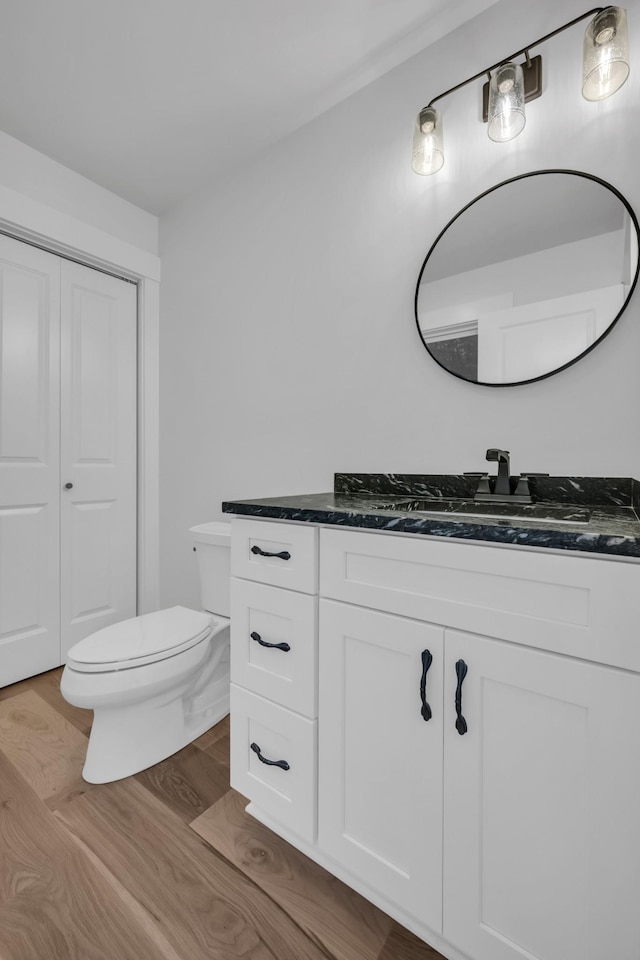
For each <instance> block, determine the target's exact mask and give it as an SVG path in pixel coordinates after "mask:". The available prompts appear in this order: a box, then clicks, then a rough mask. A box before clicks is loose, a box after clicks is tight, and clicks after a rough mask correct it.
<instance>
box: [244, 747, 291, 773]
mask: <svg viewBox="0 0 640 960" xmlns="http://www.w3.org/2000/svg"><path fill="white" fill-rule="evenodd" d="M251 749H252V750H253V752H254V753H255V754H256V755H257V757H258V760H259V761H260V763H266V765H267V766H268V767H280V768H281V769H282V770H288V769H289V764H288V763H287V761H286V760H267V758H266V757H263V756H262V754H261V753H260V747H259V746H258V744H257V743H252V744H251Z"/></svg>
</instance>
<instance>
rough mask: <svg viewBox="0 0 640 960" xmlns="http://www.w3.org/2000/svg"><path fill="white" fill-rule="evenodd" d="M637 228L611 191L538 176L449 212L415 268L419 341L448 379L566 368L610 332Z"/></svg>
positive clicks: (585, 177) (626, 284)
mask: <svg viewBox="0 0 640 960" xmlns="http://www.w3.org/2000/svg"><path fill="white" fill-rule="evenodd" d="M638 237H639V234H638V221H637V219H636V216H635V214H634V212H633V210H632V209H631V207H630V206H629V204H628V203H627V201H626V200H625V198H624V197H623V196H622V195H621V194H620V193H619V192H618V191H617V190H616V189H615V188H614V187H612V186H611V185H610V184H608V183H606V182H605V181H604V180H599V179H598V178H597V177H593V176H591V175H589V174H586V173H578V172H576V171H573V170H541V171H537V172H535V173H528V174H525V175H523V176H520V177H514V178H513V179H512V180H506V181H505V182H504V183H501V184H498V186H496V187H492V188H491V190H487V191H486V192H485V193H482V194H481V195H480V196H479V197H476V199H475V200H472V201H471V203H469V204H467V206H466V207H463V209H462V210H461V211H460V212H459V213H458V214H456V216H455V217H454V218H453V220H451V221H450V223H449V224H447V226H446V227H445V228H444V230H443V231H442V233H441V234H440V235H439V237H438V238H437V239H436V241H435V243H434V244H433V246H432V247H431V249H430V250H429V253H428V254H427V256H426V259H425V261H424V263H423V265H422V269H421V270H420V275H419V277H418V286H417V288H416V299H415V311H416V323H417V324H418V331H419V333H420V336H421V338H422V342H423V343H424V345H425V347H426V348H427V350H428V351H429V353H430V354H431V356H432V357H433V359H434V360H435V361H436V362H437V363H439V364H440V366H442V367H444V368H445V370H448V371H449V373H452V374H454V376H456V377H460V378H462V379H463V380H469V381H471V382H472V383H481V384H485V385H487V386H512V385H514V384H518V383H529V382H530V381H532V380H540V379H542V378H543V377H549V376H551V374H553V373H557V372H558V371H559V370H562V369H564V367H567V366H569V364H571V363H575V361H576V360H579V359H580V357H583V356H584V355H585V354H586V353H588V352H589V350H591V349H593V347H594V346H595V345H596V344H597V343H598V342H599V341H600V340H602V338H603V337H604V336H605V335H606V334H607V333H608V332H609V331H610V330H611V328H612V326H613V325H614V323H615V322H616V320H617V319H618V317H619V316H620V314H621V313H622V311H623V310H624V308H625V307H626V305H627V303H628V301H629V298H630V296H631V294H632V292H633V288H634V287H635V284H636V280H637V278H638Z"/></svg>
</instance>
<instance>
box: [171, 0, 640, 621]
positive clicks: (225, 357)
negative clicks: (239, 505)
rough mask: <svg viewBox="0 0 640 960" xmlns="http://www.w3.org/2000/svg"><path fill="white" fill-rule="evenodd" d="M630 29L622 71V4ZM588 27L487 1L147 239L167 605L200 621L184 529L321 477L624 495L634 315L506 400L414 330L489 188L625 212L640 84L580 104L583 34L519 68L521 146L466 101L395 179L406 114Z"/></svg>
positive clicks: (633, 444)
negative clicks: (439, 156) (492, 472)
mask: <svg viewBox="0 0 640 960" xmlns="http://www.w3.org/2000/svg"><path fill="white" fill-rule="evenodd" d="M627 8H628V11H629V22H630V26H631V29H632V37H631V49H632V52H633V51H638V52H640V0H629V2H628V3H627ZM584 9H585V7H584V4H583V3H578V2H577V0H575V2H574V0H565V2H563V3H557V0H537V2H536V3H535V4H532V3H530V2H524V0H502V2H501V3H499V4H497V5H496V6H494V7H492V8H491V9H490V10H489V11H487V12H486V13H485V14H482V15H481V16H480V17H478V18H476V20H474V21H473V22H471V23H470V24H468V25H466V26H465V27H463V28H462V29H460V30H458V31H456V33H454V34H452V35H450V36H449V37H447V38H445V39H444V40H442V41H440V42H439V43H437V44H436V45H434V46H433V47H431V48H429V49H427V50H425V51H423V53H421V54H419V55H418V56H417V57H414V58H413V59H411V60H409V61H407V62H406V63H405V64H403V65H401V66H400V67H398V68H396V69H395V70H393V71H392V72H390V73H388V74H387V75H386V76H384V77H383V78H382V79H380V80H379V81H377V82H376V83H374V84H372V85H370V86H369V87H367V88H365V89H364V90H362V91H360V92H359V93H357V94H356V95H354V96H353V97H352V98H350V99H349V100H348V101H345V102H344V103H342V104H340V105H338V106H337V107H335V108H333V109H332V110H330V111H329V112H327V113H326V114H324V115H323V116H321V117H320V118H318V119H317V120H315V121H313V122H312V123H309V124H308V125H307V126H306V127H305V128H303V129H302V130H300V131H298V132H297V133H296V134H294V135H292V136H291V137H289V138H288V139H287V140H286V141H284V142H282V143H280V144H279V145H277V146H276V147H274V148H273V149H272V150H270V151H269V152H268V153H266V154H264V155H259V156H253V157H250V158H247V164H246V165H245V166H244V167H242V168H241V169H240V168H239V169H238V170H237V171H236V172H235V175H234V176H232V177H230V178H228V179H227V180H226V182H224V183H218V184H216V185H214V186H213V187H212V188H211V189H210V190H209V191H208V192H207V193H205V194H201V195H199V196H194V197H192V198H191V199H190V200H189V201H187V202H186V203H184V204H183V205H182V206H181V207H179V208H177V209H175V210H174V211H172V212H171V213H170V214H169V215H168V216H166V217H164V218H163V219H162V220H161V254H162V257H163V294H162V306H161V310H162V333H161V384H162V386H161V458H162V459H161V517H162V520H161V524H162V526H161V582H162V602H163V603H164V604H168V603H173V602H183V603H190V604H194V605H197V602H198V594H197V590H196V576H195V567H194V559H193V556H194V555H193V554H192V553H191V551H190V546H189V543H188V536H187V533H186V530H187V528H188V527H189V526H190V525H192V524H194V523H200V522H203V521H205V520H213V519H216V518H218V517H219V516H220V515H221V514H220V502H221V500H223V499H234V498H241V497H246V496H251V497H264V496H275V495H279V494H293V493H303V492H313V491H322V490H329V489H330V488H331V486H332V481H333V473H334V471H349V470H352V471H359V472H368V471H383V472H392V471H393V472H436V473H441V472H442V473H447V472H458V471H463V470H478V469H482V468H483V467H484V465H485V464H484V459H483V455H484V452H485V450H486V448H487V447H489V446H500V447H505V448H507V449H509V450H511V454H512V463H513V467H514V469H515V470H516V471H519V470H540V471H548V472H550V473H554V474H594V475H609V476H629V475H635V476H637V477H640V445H639V444H638V441H637V437H636V433H637V431H636V429H635V428H634V426H633V416H634V415H633V413H632V411H636V410H638V409H640V376H639V375H638V363H639V358H640V324H639V323H638V313H639V309H638V304H639V302H640V301H639V300H638V296H640V294H636V295H635V296H634V298H633V300H632V302H631V304H630V306H629V308H628V310H627V311H626V313H625V314H624V315H623V317H622V318H621V320H620V321H619V323H618V325H617V326H616V328H615V329H614V331H613V332H612V334H611V335H610V336H609V337H608V338H606V340H605V341H604V342H603V343H602V344H601V345H600V346H599V347H598V348H597V350H595V351H593V352H592V353H591V354H590V355H589V356H587V357H586V358H585V359H583V360H582V361H580V363H578V364H576V365H575V366H574V367H572V368H570V369H569V370H567V371H565V372H563V373H561V374H560V375H558V376H555V377H552V378H550V379H548V380H545V381H542V382H540V383H534V384H529V385H526V386H521V387H515V388H508V389H495V388H489V387H479V386H477V385H472V384H467V383H464V382H462V381H460V380H457V379H455V378H454V377H452V376H450V375H448V374H447V373H446V372H445V371H444V370H442V369H441V368H440V367H439V366H437V364H435V363H434V362H433V360H432V359H431V358H430V356H429V355H428V353H427V352H426V350H425V349H424V347H423V346H422V344H421V342H420V340H419V337H418V333H417V330H416V326H415V322H414V317H413V297H414V290H415V283H416V279H417V275H418V271H419V269H420V266H421V263H422V260H423V258H424V256H425V254H426V252H427V250H428V248H429V246H430V245H431V243H432V241H433V239H434V238H435V236H436V235H437V234H438V233H439V231H440V230H441V229H442V227H443V226H444V225H445V224H446V223H447V222H448V220H449V219H450V218H451V217H452V216H453V214H454V213H456V212H457V210H458V209H459V208H460V207H461V206H463V205H464V204H466V203H467V202H468V201H470V200H471V199H472V198H473V197H475V196H476V195H477V194H478V193H480V192H482V191H483V190H486V189H487V188H488V187H490V186H492V185H493V184H495V183H498V182H499V181H501V180H503V179H505V178H507V177H511V176H514V175H516V174H518V173H522V172H526V171H531V170H536V169H543V168H550V167H566V168H573V169H577V170H583V171H586V172H588V173H593V174H596V175H597V176H600V177H602V178H604V179H606V180H608V181H610V182H611V183H612V184H613V185H614V186H616V187H618V188H619V189H620V190H621V191H622V192H623V193H624V194H625V195H626V197H627V198H628V200H629V201H630V203H631V205H632V206H633V207H634V208H635V209H636V210H640V180H639V179H638V177H637V165H638V156H639V155H640V154H639V151H638V147H639V142H638V141H639V138H640V128H639V125H638V124H637V122H636V118H637V115H638V113H637V110H638V99H639V92H640V67H639V66H638V65H637V64H636V65H634V66H633V68H632V73H631V78H630V80H629V81H628V82H627V85H626V86H625V87H624V88H623V89H622V90H621V91H620V92H619V93H618V94H617V96H615V97H614V98H612V99H611V100H608V101H605V102H603V103H601V104H589V103H587V102H586V101H584V100H583V99H582V97H581V94H580V69H581V67H580V64H581V55H582V35H583V29H584V28H583V26H581V25H579V26H577V27H574V28H572V29H571V30H569V31H567V32H565V33H564V34H562V35H560V36H558V37H556V38H555V39H554V40H552V41H550V42H549V43H548V44H545V46H544V47H543V48H540V50H538V51H536V52H541V53H542V54H543V57H544V69H545V88H546V89H545V93H544V95H543V97H542V98H541V99H539V100H537V101H535V102H534V103H531V104H530V105H529V106H528V119H527V126H526V129H525V131H524V132H523V134H522V135H521V136H520V137H519V138H518V139H517V140H515V141H512V142H511V143H508V144H496V143H492V142H490V141H489V139H488V137H487V135H486V127H485V126H484V125H483V124H482V123H481V122H480V121H479V113H480V100H481V93H480V88H481V85H482V82H481V81H478V82H477V84H474V85H470V86H469V87H467V88H465V89H464V90H461V91H459V92H458V93H456V94H454V95H452V96H451V97H449V98H447V99H446V100H445V101H444V102H443V103H442V108H443V114H444V124H445V137H446V162H445V166H444V168H443V170H442V171H441V172H440V174H438V175H437V176H435V177H430V178H421V177H418V176H416V175H415V174H413V173H412V171H411V168H410V149H411V136H412V132H413V122H414V118H415V114H416V113H417V111H418V110H419V108H420V107H422V106H423V105H424V103H426V102H427V101H428V100H429V99H431V98H432V97H434V96H436V95H437V94H438V93H440V92H442V91H443V90H445V89H447V88H448V87H450V86H452V85H453V84H455V83H457V82H459V81H460V80H462V79H464V78H465V77H467V76H469V75H470V74H472V73H474V72H476V71H478V70H481V69H482V68H483V67H485V66H486V65H487V64H490V63H493V62H495V61H496V60H499V59H500V58H502V57H504V56H506V55H508V54H509V53H510V52H511V51H512V50H515V49H518V48H519V47H521V46H522V45H524V44H525V43H527V42H531V41H532V40H534V39H535V38H537V37H539V36H542V35H543V34H545V33H546V32H548V31H549V30H550V29H552V28H553V27H554V26H555V25H559V24H560V23H562V22H565V21H566V20H569V19H571V18H572V17H573V16H577V15H579V14H580V13H582V12H584Z"/></svg>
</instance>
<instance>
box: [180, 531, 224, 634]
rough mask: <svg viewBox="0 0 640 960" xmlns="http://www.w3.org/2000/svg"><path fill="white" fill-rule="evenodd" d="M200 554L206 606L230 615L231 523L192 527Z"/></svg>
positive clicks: (201, 580)
mask: <svg viewBox="0 0 640 960" xmlns="http://www.w3.org/2000/svg"><path fill="white" fill-rule="evenodd" d="M189 533H190V534H191V539H192V541H193V549H194V550H195V551H196V557H197V558H198V569H199V571H200V594H201V599H202V608H203V610H208V611H209V613H217V614H218V615H219V616H221V617H228V616H229V606H230V601H229V590H230V586H231V581H230V576H231V524H230V523H223V522H215V523H201V524H200V525H199V526H197V527H191V528H190V530H189Z"/></svg>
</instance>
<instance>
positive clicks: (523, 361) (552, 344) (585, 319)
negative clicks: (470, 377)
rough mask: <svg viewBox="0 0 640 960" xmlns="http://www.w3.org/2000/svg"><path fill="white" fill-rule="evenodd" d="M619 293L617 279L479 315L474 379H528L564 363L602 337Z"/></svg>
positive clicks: (620, 298) (617, 306)
mask: <svg viewBox="0 0 640 960" xmlns="http://www.w3.org/2000/svg"><path fill="white" fill-rule="evenodd" d="M624 296H625V294H624V288H623V286H622V284H617V285H616V286H612V287H602V288H601V289H597V290H587V291H585V292H584V293H575V294H571V295H569V296H566V297H557V298H555V299H553V300H540V301H539V302H537V303H527V304H524V305H522V306H519V307H513V308H511V309H509V310H500V311H499V312H497V313H487V314H484V315H483V316H481V317H480V318H479V321H478V379H479V380H482V381H483V382H486V383H505V382H509V383H512V382H515V381H518V380H531V379H533V378H535V377H540V376H542V375H543V374H544V373H547V372H548V371H549V370H555V369H557V367H561V366H562V365H563V364H565V363H569V362H570V361H571V360H573V359H575V357H578V356H579V355H580V354H581V353H583V352H584V351H585V350H586V349H587V348H588V347H590V346H591V344H592V343H594V342H595V341H596V340H597V339H598V337H601V336H602V334H603V333H604V331H605V330H606V329H607V327H608V326H609V324H610V323H611V321H612V320H613V318H614V317H615V316H616V314H617V313H618V311H619V310H620V308H621V307H622V303H623V300H624Z"/></svg>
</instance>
